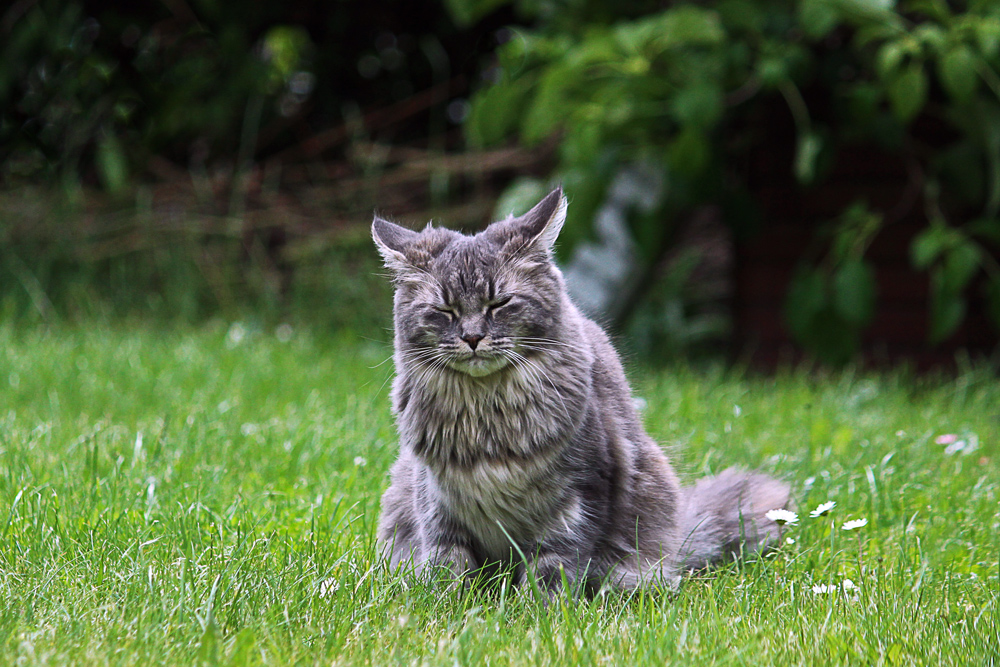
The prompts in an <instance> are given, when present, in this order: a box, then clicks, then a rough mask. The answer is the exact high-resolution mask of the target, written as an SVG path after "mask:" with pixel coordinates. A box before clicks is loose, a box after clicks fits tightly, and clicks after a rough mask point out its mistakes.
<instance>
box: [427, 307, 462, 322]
mask: <svg viewBox="0 0 1000 667" xmlns="http://www.w3.org/2000/svg"><path fill="white" fill-rule="evenodd" d="M431 308H433V309H434V310H435V311H436V312H438V313H444V314H445V315H447V316H448V318H449V319H454V318H455V317H456V315H457V313H456V312H455V309H454V308H452V307H451V306H448V305H437V306H431Z"/></svg>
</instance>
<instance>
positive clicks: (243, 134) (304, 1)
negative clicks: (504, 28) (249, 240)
mask: <svg viewBox="0 0 1000 667" xmlns="http://www.w3.org/2000/svg"><path fill="white" fill-rule="evenodd" d="M496 20H497V21H498V22H500V21H503V19H502V18H498V19H496ZM491 32H492V31H491V28H490V26H489V25H488V22H487V25H485V26H484V27H483V28H481V29H479V30H476V31H470V30H462V29H460V28H459V27H458V26H456V25H455V23H454V22H453V21H452V20H451V19H450V18H449V16H448V14H447V12H446V11H445V9H444V7H443V6H440V7H432V8H431V11H428V7H426V6H420V5H419V4H412V5H400V6H398V7H392V8H387V7H384V6H381V5H380V4H379V3H365V2H358V1H347V2H339V3H335V4H333V5H330V4H329V3H324V2H316V1H315V0H286V1H285V2H260V3H251V4H249V5H248V4H241V3H226V2H219V1H218V0H169V1H167V0H163V1H162V2H154V3H132V2H128V1H127V0H109V1H103V2H99V1H97V0H19V1H18V2H14V3H11V4H9V5H8V6H7V9H2V10H0V185H5V186H11V185H17V184H21V183H26V182H27V183H37V182H40V181H48V182H53V181H64V182H65V183H66V184H67V185H68V186H69V188H70V189H72V188H73V187H75V186H76V184H78V183H80V182H83V183H84V184H86V185H99V186H101V187H103V188H104V189H105V190H107V191H110V192H113V193H114V192H118V193H120V192H122V191H123V190H124V189H125V186H126V185H127V184H128V183H129V182H130V181H134V180H135V176H136V174H137V172H141V171H142V170H143V169H144V168H145V166H146V164H147V161H148V158H149V157H150V156H153V155H155V156H160V157H165V158H167V159H169V160H171V161H173V162H174V163H176V164H179V165H182V166H185V167H189V168H191V169H195V170H197V169H203V168H205V165H211V164H212V163H213V161H222V160H228V161H229V162H230V163H231V162H232V161H233V160H234V158H238V159H241V160H244V161H245V160H247V159H250V158H257V159H261V158H266V157H267V156H269V155H271V154H274V153H276V152H279V151H280V150H282V149H285V148H288V147H289V145H295V144H297V143H298V142H300V141H302V140H303V139H304V138H306V137H307V136H308V135H310V134H312V133H314V132H316V131H317V129H319V128H324V127H329V126H331V125H335V124H339V123H347V122H356V121H357V118H358V117H359V116H360V115H361V114H362V113H363V112H364V111H366V110H368V109H369V108H371V107H375V108H378V107H384V106H386V105H389V104H392V103H394V102H400V101H404V100H407V99H408V98H410V97H412V96H413V95H414V94H415V93H417V92H419V91H422V90H426V89H427V88H430V87H431V86H433V85H435V84H441V83H445V82H448V81H449V80H451V79H453V78H455V77H466V78H471V77H472V75H473V73H475V72H476V71H478V70H479V69H480V67H481V59H482V58H483V57H485V55H486V54H488V53H489V51H490V50H491V49H492V48H493V47H494V46H495V42H494V41H491V39H489V35H490V34H491ZM455 54H459V57H457V58H456V57H454V56H455ZM448 101H449V100H447V99H446V100H445V101H444V103H443V104H441V105H440V107H441V108H440V109H436V110H435V112H434V113H429V114H426V115H427V116H431V118H427V117H421V118H419V119H418V121H419V122H417V123H416V124H415V125H413V126H411V127H408V128H405V130H404V132H403V133H402V134H403V136H404V137H407V138H411V139H412V138H414V137H420V136H423V137H426V136H427V134H428V133H430V132H433V131H436V132H441V131H442V130H445V129H448V127H454V126H456V125H457V123H458V122H460V121H461V119H462V117H463V114H464V111H463V109H464V106H463V104H458V105H457V106H456V107H455V108H454V109H451V110H450V111H448V112H447V114H446V109H445V107H446V105H447V102H448ZM459 102H461V100H459Z"/></svg>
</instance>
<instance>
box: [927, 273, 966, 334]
mask: <svg viewBox="0 0 1000 667" xmlns="http://www.w3.org/2000/svg"><path fill="white" fill-rule="evenodd" d="M965 309H966V305H965V299H963V298H962V297H961V295H959V294H956V293H955V292H952V291H950V290H949V289H947V287H946V281H945V279H944V272H943V271H942V270H940V269H935V270H934V272H933V273H931V292H930V328H929V329H928V334H927V337H928V339H929V340H930V342H931V343H933V344H937V343H940V342H942V341H943V340H945V339H946V338H948V336H950V335H952V334H953V333H955V330H956V329H957V328H958V326H959V325H960V324H961V323H962V320H963V319H965Z"/></svg>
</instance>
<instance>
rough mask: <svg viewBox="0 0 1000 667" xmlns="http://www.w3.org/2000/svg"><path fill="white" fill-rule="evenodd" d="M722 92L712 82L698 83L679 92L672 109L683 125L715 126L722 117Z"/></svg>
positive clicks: (672, 103) (671, 104) (673, 101)
mask: <svg viewBox="0 0 1000 667" xmlns="http://www.w3.org/2000/svg"><path fill="white" fill-rule="evenodd" d="M723 104H724V102H723V95H722V90H721V89H719V87H718V86H716V85H714V84H713V83H712V82H711V81H703V82H696V83H694V84H692V85H690V86H688V87H686V88H682V89H681V90H679V91H677V93H676V94H675V95H674V97H673V99H672V100H671V101H670V109H671V111H672V112H673V114H674V117H675V118H677V120H678V121H679V122H680V124H681V125H691V126H695V127H700V128H709V127H712V126H714V125H715V124H716V123H717V122H718V120H719V118H720V117H721V116H722V110H723Z"/></svg>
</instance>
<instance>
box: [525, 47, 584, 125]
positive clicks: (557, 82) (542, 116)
mask: <svg viewBox="0 0 1000 667" xmlns="http://www.w3.org/2000/svg"><path fill="white" fill-rule="evenodd" d="M576 76H577V74H576V72H572V71H567V68H565V67H559V66H555V65H553V66H550V67H549V69H548V70H546V71H545V74H544V75H543V76H542V80H541V82H540V83H539V84H538V87H537V89H536V92H535V98H534V100H532V102H531V103H530V105H529V106H528V109H527V113H525V114H524V115H523V117H522V119H521V138H522V140H523V141H524V142H525V143H526V144H528V145H531V144H536V143H538V142H539V141H541V140H542V139H544V138H545V137H547V136H549V135H550V134H552V133H553V132H555V131H556V129H558V127H559V126H560V125H561V124H562V122H563V120H564V118H565V116H566V111H567V108H568V107H569V103H568V101H567V99H566V92H567V90H568V88H569V87H570V86H572V85H573V82H574V80H575V78H576Z"/></svg>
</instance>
